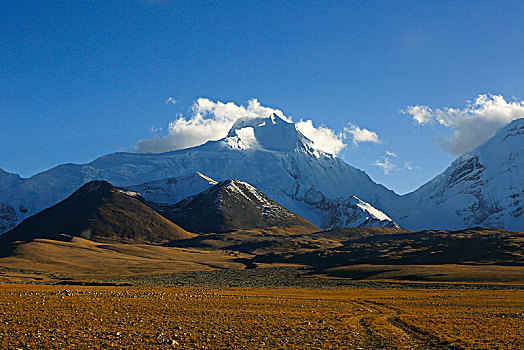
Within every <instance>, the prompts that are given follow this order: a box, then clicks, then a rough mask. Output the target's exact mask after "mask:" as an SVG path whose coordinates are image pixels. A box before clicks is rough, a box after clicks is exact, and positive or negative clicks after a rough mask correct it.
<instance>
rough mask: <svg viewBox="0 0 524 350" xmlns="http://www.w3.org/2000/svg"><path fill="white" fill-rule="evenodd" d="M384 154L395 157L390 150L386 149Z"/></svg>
mask: <svg viewBox="0 0 524 350" xmlns="http://www.w3.org/2000/svg"><path fill="white" fill-rule="evenodd" d="M386 155H388V156H390V157H396V156H397V154H396V153H395V152H391V151H386Z"/></svg>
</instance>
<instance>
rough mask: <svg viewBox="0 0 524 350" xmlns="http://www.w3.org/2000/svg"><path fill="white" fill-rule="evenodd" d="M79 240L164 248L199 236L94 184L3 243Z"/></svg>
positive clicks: (103, 185) (111, 188) (105, 185)
mask: <svg viewBox="0 0 524 350" xmlns="http://www.w3.org/2000/svg"><path fill="white" fill-rule="evenodd" d="M64 235H66V236H75V237H81V238H85V239H89V240H93V241H104V242H107V241H113V242H124V243H153V244H160V243H165V242H169V241H173V240H179V239H186V238H191V237H193V236H195V235H194V234H192V233H189V232H187V231H186V230H184V229H182V228H181V227H179V226H177V225H176V224H174V223H172V222H170V221H169V220H167V219H166V218H164V217H162V216H161V215H159V214H158V213H157V212H155V211H154V210H153V209H151V208H149V207H148V206H146V205H145V204H143V203H141V202H140V201H139V200H137V199H135V198H133V197H132V196H129V195H126V194H125V193H124V192H122V191H120V190H118V189H116V188H115V187H114V186H113V185H111V184H110V183H109V182H107V181H92V182H89V183H87V184H85V185H84V186H82V187H81V188H80V189H78V190H77V191H76V192H75V193H73V194H72V195H71V196H70V197H68V198H67V199H65V200H63V201H62V202H60V203H58V204H56V205H54V206H53V207H50V208H48V209H45V210H43V211H41V212H40V213H38V214H36V215H33V216H31V217H29V218H27V219H26V220H24V221H23V222H22V223H21V224H20V225H18V226H17V227H15V228H14V229H13V230H11V231H9V232H7V233H6V234H4V235H3V236H2V237H1V241H3V242H2V243H4V244H5V243H6V242H15V241H31V240H34V239H37V238H48V239H60V237H62V238H63V237H64Z"/></svg>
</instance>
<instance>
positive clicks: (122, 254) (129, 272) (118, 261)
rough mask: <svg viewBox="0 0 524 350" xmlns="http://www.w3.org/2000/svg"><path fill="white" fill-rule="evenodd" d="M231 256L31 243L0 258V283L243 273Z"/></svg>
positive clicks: (136, 247)
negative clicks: (235, 270)
mask: <svg viewBox="0 0 524 350" xmlns="http://www.w3.org/2000/svg"><path fill="white" fill-rule="evenodd" d="M246 256H247V255H246V254H243V253H237V252H224V251H219V250H215V251H209V250H207V251H206V250H198V249H191V248H173V247H162V246H154V245H146V244H124V243H97V242H93V241H89V240H86V239H82V238H77V237H74V238H73V239H72V240H71V241H56V240H47V239H36V240H34V241H31V242H29V243H25V244H22V245H20V246H18V247H17V248H16V250H15V252H14V254H13V255H12V256H8V257H4V258H0V268H1V267H5V268H6V269H5V270H4V271H1V270H0V281H13V280H22V279H24V278H25V279H26V280H31V279H34V278H36V279H44V280H49V279H56V278H77V279H100V278H115V277H126V276H137V275H154V274H161V273H175V272H181V271H203V270H214V269H219V268H220V269H223V268H243V267H244V265H243V264H240V263H238V262H235V259H236V258H243V257H246Z"/></svg>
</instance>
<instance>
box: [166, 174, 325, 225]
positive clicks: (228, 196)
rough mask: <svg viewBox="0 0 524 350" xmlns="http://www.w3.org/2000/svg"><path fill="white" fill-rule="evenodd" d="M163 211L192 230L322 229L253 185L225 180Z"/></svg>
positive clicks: (168, 216) (172, 219)
mask: <svg viewBox="0 0 524 350" xmlns="http://www.w3.org/2000/svg"><path fill="white" fill-rule="evenodd" d="M160 213H161V214H162V215H163V216H165V217H166V218H168V219H169V220H171V221H173V222H175V223H177V224H178V225H180V226H181V227H183V228H185V229H186V230H189V231H191V232H199V233H223V232H230V231H237V230H253V229H270V228H271V229H274V230H279V231H280V232H284V231H285V232H287V233H289V234H292V233H296V234H303V233H310V232H318V231H321V229H320V228H318V227H317V226H315V225H313V224H312V223H311V222H309V221H307V220H306V219H304V218H302V217H300V216H298V215H297V214H295V213H293V212H291V211H289V210H287V209H286V208H284V207H283V206H281V205H280V204H278V203H276V202H274V201H272V200H271V199H269V198H268V197H266V196H265V195H264V194H263V193H262V192H260V191H259V190H257V189H256V188H255V187H253V186H251V185H250V184H248V183H246V182H242V181H237V180H226V181H222V182H219V183H218V184H216V185H215V186H213V187H211V188H209V189H207V190H205V191H203V192H201V193H199V194H197V195H195V196H192V197H189V198H186V199H184V200H182V201H180V202H178V203H177V204H175V205H172V206H169V207H166V208H164V209H163V210H162V211H160Z"/></svg>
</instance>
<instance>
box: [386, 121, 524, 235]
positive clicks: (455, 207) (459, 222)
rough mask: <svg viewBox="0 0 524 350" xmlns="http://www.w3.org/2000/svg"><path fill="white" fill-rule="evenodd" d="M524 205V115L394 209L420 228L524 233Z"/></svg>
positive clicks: (405, 221)
mask: <svg viewBox="0 0 524 350" xmlns="http://www.w3.org/2000/svg"><path fill="white" fill-rule="evenodd" d="M523 206H524V118H522V119H517V120H515V121H513V122H512V123H510V124H508V125H507V126H505V127H504V128H502V129H500V130H499V131H498V132H497V133H496V134H495V136H493V137H492V138H491V139H489V140H488V141H486V142H485V143H484V144H483V145H481V146H479V147H478V148H476V149H474V150H472V151H470V152H468V153H465V154H463V155H462V156H460V157H459V158H458V159H457V160H455V161H454V162H453V163H452V164H451V166H449V167H448V168H447V169H446V170H445V171H444V172H443V173H442V174H440V175H438V176H437V177H435V178H434V179H433V180H431V181H430V182H428V183H427V184H425V185H423V186H422V187H420V188H419V189H417V190H416V191H414V192H412V193H410V194H407V195H405V196H403V197H402V198H401V202H400V205H397V206H395V207H391V208H390V209H389V213H391V215H394V217H395V218H396V220H398V222H400V223H401V224H402V226H404V227H408V228H409V229H415V230H416V229H426V228H439V229H451V230H454V229H462V228H464V227H473V226H485V227H494V228H495V227H496V228H504V229H506V230H513V231H524V214H523V212H524V209H523ZM403 212H404V213H403Z"/></svg>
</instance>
